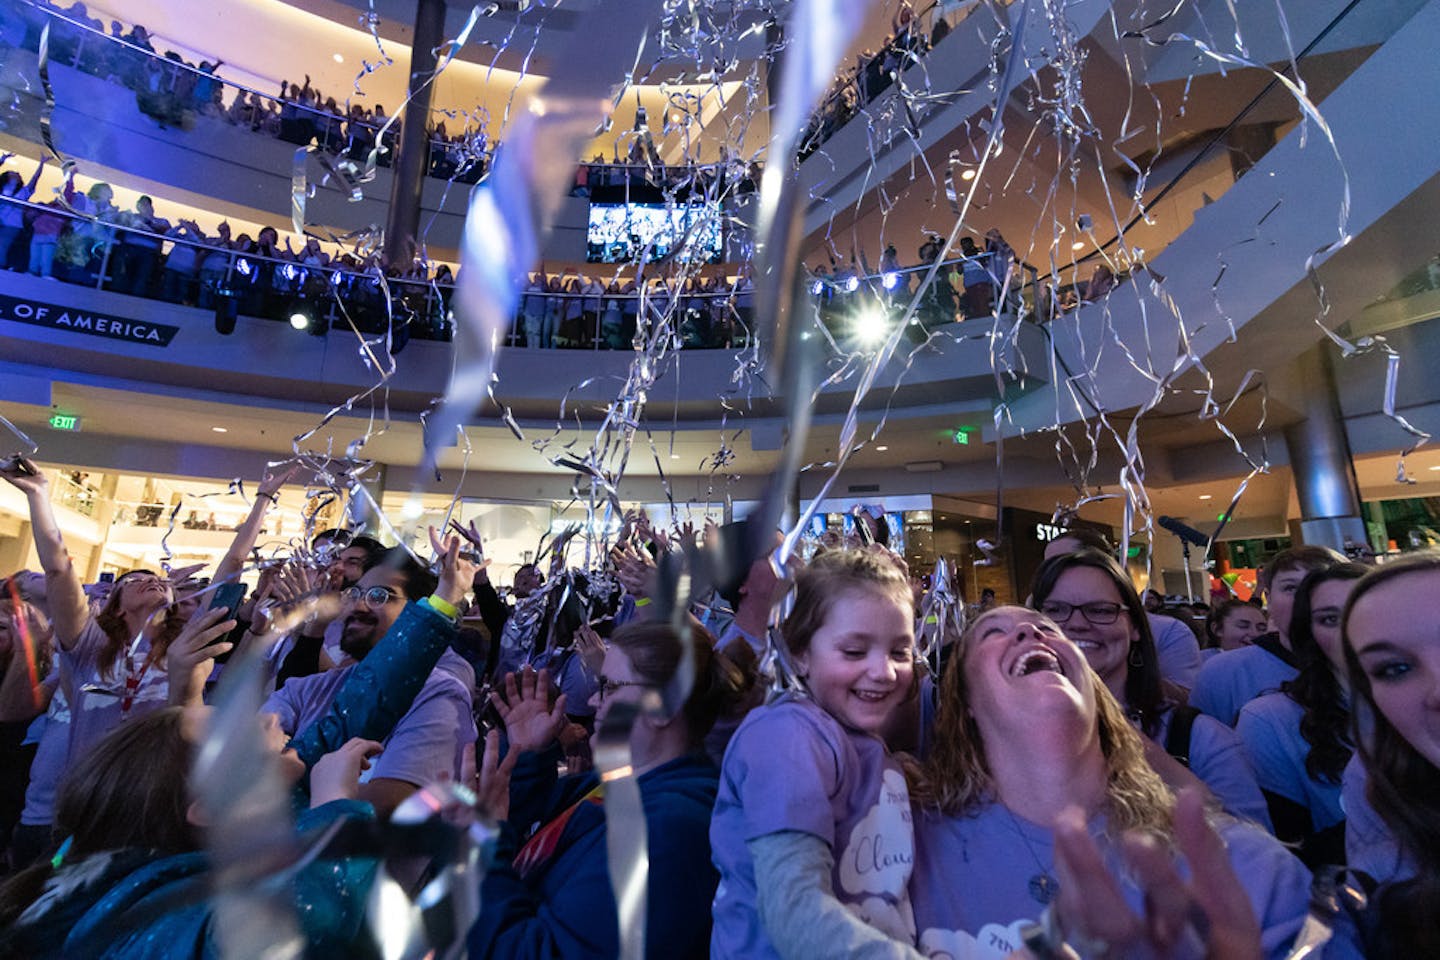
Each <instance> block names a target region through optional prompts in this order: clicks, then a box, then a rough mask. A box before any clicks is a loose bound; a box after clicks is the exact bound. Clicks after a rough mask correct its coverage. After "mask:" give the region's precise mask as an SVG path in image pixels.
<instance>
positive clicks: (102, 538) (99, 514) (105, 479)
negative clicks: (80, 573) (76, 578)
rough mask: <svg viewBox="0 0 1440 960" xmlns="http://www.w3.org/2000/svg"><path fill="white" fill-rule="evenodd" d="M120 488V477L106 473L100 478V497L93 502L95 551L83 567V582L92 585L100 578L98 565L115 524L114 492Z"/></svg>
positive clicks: (103, 555)
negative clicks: (112, 526)
mask: <svg viewBox="0 0 1440 960" xmlns="http://www.w3.org/2000/svg"><path fill="white" fill-rule="evenodd" d="M119 487H120V475H119V474H118V473H107V474H105V475H104V476H102V477H101V478H100V496H99V497H98V498H97V499H96V502H95V516H94V520H95V532H96V536H97V538H98V539H97V540H96V542H95V549H94V550H93V551H91V553H90V562H89V563H87V564H86V565H85V582H86V583H94V582H95V581H96V580H97V579H99V577H100V563H101V561H102V560H103V559H104V557H105V545H106V544H108V543H109V542H110V526H111V524H113V523H114V522H115V491H116V490H118V489H119Z"/></svg>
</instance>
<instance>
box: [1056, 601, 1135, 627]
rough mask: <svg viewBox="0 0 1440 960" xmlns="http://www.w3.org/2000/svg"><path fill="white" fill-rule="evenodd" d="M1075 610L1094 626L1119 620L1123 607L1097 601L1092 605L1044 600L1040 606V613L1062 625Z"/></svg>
mask: <svg viewBox="0 0 1440 960" xmlns="http://www.w3.org/2000/svg"><path fill="white" fill-rule="evenodd" d="M1076 610H1079V611H1080V615H1081V616H1082V617H1084V618H1085V619H1086V620H1088V621H1089V622H1090V623H1093V624H1095V625H1096V626H1103V625H1105V624H1110V623H1114V622H1115V621H1116V620H1118V619H1120V614H1121V613H1122V612H1124V610H1125V607H1124V606H1122V605H1121V604H1118V603H1105V602H1104V601H1101V600H1097V601H1095V602H1094V603H1080V604H1075V603H1064V602H1062V601H1060V600H1046V601H1045V602H1044V603H1042V604H1040V612H1041V613H1043V614H1045V616H1047V617H1049V618H1050V619H1051V620H1054V621H1055V622H1056V623H1064V622H1065V621H1066V620H1069V619H1070V615H1071V614H1073V613H1074V612H1075V611H1076Z"/></svg>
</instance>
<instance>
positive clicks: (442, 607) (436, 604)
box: [426, 593, 460, 620]
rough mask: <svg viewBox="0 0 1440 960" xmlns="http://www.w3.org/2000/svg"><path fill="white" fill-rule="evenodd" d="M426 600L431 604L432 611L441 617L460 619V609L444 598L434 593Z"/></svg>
mask: <svg viewBox="0 0 1440 960" xmlns="http://www.w3.org/2000/svg"><path fill="white" fill-rule="evenodd" d="M426 600H427V601H428V602H429V604H430V607H431V609H433V610H434V611H435V612H436V613H438V614H440V616H442V617H448V618H449V619H451V620H459V619H460V608H459V607H457V606H455V604H453V603H451V602H450V601H449V600H446V599H445V598H443V597H437V596H436V595H435V594H433V593H432V594H430V596H428V597H426Z"/></svg>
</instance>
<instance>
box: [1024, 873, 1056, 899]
mask: <svg viewBox="0 0 1440 960" xmlns="http://www.w3.org/2000/svg"><path fill="white" fill-rule="evenodd" d="M1029 886H1030V896H1031V897H1032V898H1034V900H1035V902H1036V903H1038V904H1040V905H1041V906H1049V904H1050V901H1052V900H1054V899H1055V896H1056V894H1058V893H1059V892H1060V882H1059V881H1058V880H1056V879H1055V878H1054V877H1052V876H1050V874H1048V873H1037V874H1035V876H1033V877H1031V878H1030V884H1029Z"/></svg>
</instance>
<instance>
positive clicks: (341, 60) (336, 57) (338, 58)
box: [331, 53, 345, 63]
mask: <svg viewBox="0 0 1440 960" xmlns="http://www.w3.org/2000/svg"><path fill="white" fill-rule="evenodd" d="M331 56H332V57H333V58H334V60H335V62H336V63H344V62H345V58H344V57H342V56H340V54H338V53H336V54H332V55H331Z"/></svg>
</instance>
